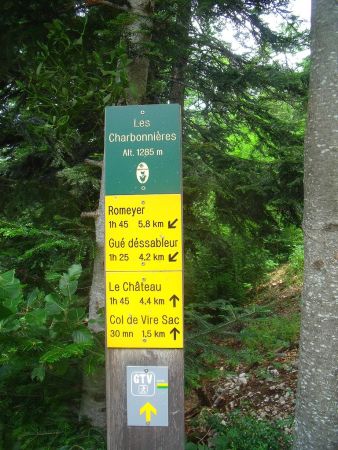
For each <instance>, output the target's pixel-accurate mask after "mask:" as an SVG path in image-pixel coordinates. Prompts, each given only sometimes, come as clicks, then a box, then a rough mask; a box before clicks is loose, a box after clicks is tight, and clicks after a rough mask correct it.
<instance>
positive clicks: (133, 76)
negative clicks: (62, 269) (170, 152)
mask: <svg viewBox="0 0 338 450" xmlns="http://www.w3.org/2000/svg"><path fill="white" fill-rule="evenodd" d="M153 9H154V2H153V0H129V12H130V14H131V16H132V18H133V21H132V23H131V24H130V25H129V26H128V27H127V31H126V37H127V40H128V44H129V49H128V51H129V58H130V59H131V62H130V64H129V66H128V68H127V75H128V82H129V88H128V89H127V90H126V103H127V104H137V103H140V102H141V101H143V100H144V97H145V94H146V87H147V79H148V67H149V60H148V58H147V56H146V53H145V45H146V44H147V42H148V41H149V40H150V31H149V30H150V28H151V14H152V12H153ZM103 174H104V168H103V167H102V177H101V190H100V199H99V208H98V211H97V217H96V220H95V232H96V255H95V260H94V267H93V278H92V284H91V288H90V294H89V321H90V323H89V328H91V329H92V331H93V332H95V333H102V332H103V331H104V326H103V324H100V322H98V321H97V319H98V317H99V313H98V312H99V310H100V309H102V308H104V307H105V274H104V179H103ZM110 354H111V351H109V350H106V360H107V361H108V362H107V364H108V365H110V363H109V361H110V358H111V356H110ZM111 413H112V414H113V411H111ZM80 417H86V418H88V419H89V420H90V422H91V424H92V425H94V426H97V427H100V428H104V427H105V426H106V420H107V419H106V374H105V370H104V368H103V367H102V368H101V367H99V368H98V369H97V370H96V371H95V372H94V373H92V374H90V375H88V374H85V375H84V379H83V394H82V398H81V407H80Z"/></svg>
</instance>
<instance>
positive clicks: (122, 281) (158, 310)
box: [106, 271, 183, 348]
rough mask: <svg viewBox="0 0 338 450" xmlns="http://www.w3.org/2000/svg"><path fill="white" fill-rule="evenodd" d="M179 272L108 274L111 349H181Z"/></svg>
mask: <svg viewBox="0 0 338 450" xmlns="http://www.w3.org/2000/svg"><path fill="white" fill-rule="evenodd" d="M182 286H183V283H182V272H180V271H178V272H155V273H153V272H114V273H112V272H107V273H106V296H107V298H106V336H107V347H110V348H112V347H113V348H116V347H117V348H183V289H182Z"/></svg>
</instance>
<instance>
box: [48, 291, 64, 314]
mask: <svg viewBox="0 0 338 450" xmlns="http://www.w3.org/2000/svg"><path fill="white" fill-rule="evenodd" d="M56 300H57V297H56V295H54V294H48V295H46V297H45V302H46V306H45V310H46V312H47V315H48V316H57V315H58V314H61V313H62V312H63V311H64V309H63V308H62V306H60V305H59V303H57V301H56Z"/></svg>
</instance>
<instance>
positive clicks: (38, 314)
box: [25, 308, 47, 328]
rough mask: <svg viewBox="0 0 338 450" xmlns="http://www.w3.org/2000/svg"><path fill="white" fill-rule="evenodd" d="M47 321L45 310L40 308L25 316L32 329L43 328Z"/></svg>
mask: <svg viewBox="0 0 338 450" xmlns="http://www.w3.org/2000/svg"><path fill="white" fill-rule="evenodd" d="M46 319H47V312H46V311H45V310H44V309H41V308H38V309H35V310H34V311H31V312H29V313H27V314H26V315H25V320H26V323H27V325H29V326H30V327H32V328H42V327H44V324H45V322H46Z"/></svg>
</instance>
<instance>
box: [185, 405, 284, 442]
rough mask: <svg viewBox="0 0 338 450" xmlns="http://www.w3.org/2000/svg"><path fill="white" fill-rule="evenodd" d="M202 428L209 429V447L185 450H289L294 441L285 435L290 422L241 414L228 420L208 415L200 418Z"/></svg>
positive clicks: (236, 413) (234, 414)
mask: <svg viewBox="0 0 338 450" xmlns="http://www.w3.org/2000/svg"><path fill="white" fill-rule="evenodd" d="M199 422H200V426H202V427H204V428H206V429H208V431H209V432H208V435H210V434H212V435H213V437H211V439H210V440H209V445H208V446H206V445H203V444H194V443H192V442H190V443H188V444H187V445H186V447H185V448H186V450H204V449H207V448H214V449H215V450H225V449H227V450H286V449H290V448H291V437H290V436H289V435H287V434H286V433H285V432H284V431H283V426H285V425H287V424H289V422H290V421H287V422H288V423H286V421H285V420H284V421H276V422H268V421H266V420H258V419H257V418H255V417H251V416H242V415H240V414H239V413H238V412H234V413H232V414H230V415H228V416H227V417H226V418H224V417H223V416H221V415H220V414H212V413H210V412H208V411H205V412H204V413H202V416H201V417H200V418H199Z"/></svg>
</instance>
